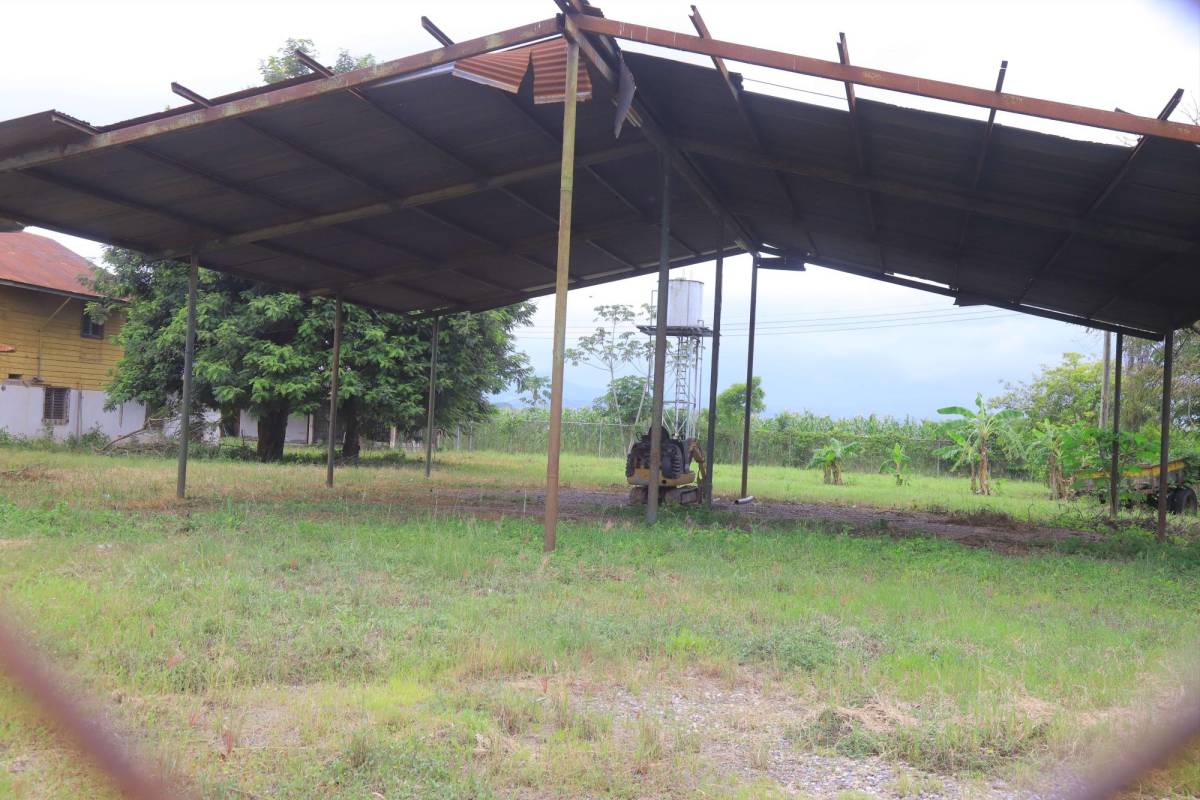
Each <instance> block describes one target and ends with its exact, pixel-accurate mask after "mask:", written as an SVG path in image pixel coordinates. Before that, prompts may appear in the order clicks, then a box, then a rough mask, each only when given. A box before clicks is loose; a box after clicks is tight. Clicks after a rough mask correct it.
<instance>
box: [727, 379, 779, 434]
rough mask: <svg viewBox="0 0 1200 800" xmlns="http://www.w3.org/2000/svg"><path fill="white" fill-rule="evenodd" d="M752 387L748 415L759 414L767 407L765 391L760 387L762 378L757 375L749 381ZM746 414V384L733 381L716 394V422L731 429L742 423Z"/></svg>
mask: <svg viewBox="0 0 1200 800" xmlns="http://www.w3.org/2000/svg"><path fill="white" fill-rule="evenodd" d="M751 385H752V386H753V387H754V388H753V390H752V391H751V395H750V416H751V417H755V416H758V415H759V414H761V413H762V412H763V411H764V410H765V409H766V407H767V403H766V397H767V393H766V392H765V391H763V388H762V378H760V377H758V376H757V375H755V376H754V379H753V380H752V381H751ZM745 415H746V384H744V383H734V384H731V385H730V386H729V388H727V389H725V391H723V392H721V393H720V394H718V395H717V424H718V425H720V426H721V427H722V428H726V429H733V428H736V427H738V426H739V425H741V424H742V420H743V418H744V417H745Z"/></svg>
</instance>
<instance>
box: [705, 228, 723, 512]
mask: <svg viewBox="0 0 1200 800" xmlns="http://www.w3.org/2000/svg"><path fill="white" fill-rule="evenodd" d="M724 251H725V220H719V221H718V222H717V278H716V292H715V294H714V296H713V335H712V366H711V367H709V370H708V441H707V442H706V443H705V446H704V459H705V461H706V462H707V464H708V480H706V481H705V485H704V507H705V508H712V498H713V461H714V456H715V452H716V440H717V367H718V366H719V363H720V358H721V288H722V284H723V280H724V274H725V254H724Z"/></svg>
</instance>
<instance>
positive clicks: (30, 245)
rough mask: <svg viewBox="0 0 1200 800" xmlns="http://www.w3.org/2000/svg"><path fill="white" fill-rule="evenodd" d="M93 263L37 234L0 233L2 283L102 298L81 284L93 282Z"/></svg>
mask: <svg viewBox="0 0 1200 800" xmlns="http://www.w3.org/2000/svg"><path fill="white" fill-rule="evenodd" d="M94 269H95V268H94V267H93V266H92V262H90V261H88V260H87V259H86V258H84V257H83V256H81V255H79V254H77V253H75V252H73V251H71V250H69V249H68V248H66V247H64V246H63V245H61V244H59V243H58V242H56V241H54V240H53V239H47V238H46V237H45V236H38V235H36V234H33V233H25V232H23V231H22V232H19V233H0V281H5V282H11V283H23V284H27V285H29V286H35V287H38V288H41V289H49V290H51V291H55V292H70V293H71V294H79V295H87V296H88V297H99V296H100V295H99V294H97V293H96V292H95V291H94V290H92V288H91V287H89V286H85V285H84V284H83V283H81V282H80V279H81V278H84V279H90V278H91V277H92V274H93V271H94Z"/></svg>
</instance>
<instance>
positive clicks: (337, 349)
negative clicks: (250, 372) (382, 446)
mask: <svg viewBox="0 0 1200 800" xmlns="http://www.w3.org/2000/svg"><path fill="white" fill-rule="evenodd" d="M341 361H342V296H341V295H340V294H339V295H338V296H337V299H336V300H335V301H334V306H333V363H332V365H331V366H330V368H329V431H328V433H327V434H326V436H325V438H326V439H328V441H327V442H326V451H325V485H326V486H333V460H334V456H335V455H336V453H337V395H338V371H339V369H340V367H341Z"/></svg>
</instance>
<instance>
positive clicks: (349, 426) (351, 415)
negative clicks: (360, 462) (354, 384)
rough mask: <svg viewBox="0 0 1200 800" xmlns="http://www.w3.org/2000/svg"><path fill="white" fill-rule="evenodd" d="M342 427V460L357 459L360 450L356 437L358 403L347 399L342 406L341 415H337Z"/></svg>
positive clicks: (352, 399) (357, 436)
mask: <svg viewBox="0 0 1200 800" xmlns="http://www.w3.org/2000/svg"><path fill="white" fill-rule="evenodd" d="M338 417H339V419H341V420H342V423H343V425H344V428H343V431H344V433H343V435H342V458H358V454H359V452H360V451H361V449H362V446H361V443H360V441H359V435H358V427H359V426H358V423H359V419H358V402H357V401H356V400H355V399H354V398H353V397H350V398H347V399H346V402H345V403H344V404H343V405H342V413H341V414H339V415H338Z"/></svg>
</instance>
